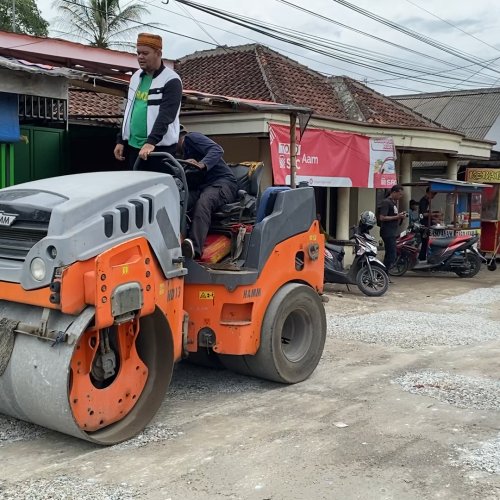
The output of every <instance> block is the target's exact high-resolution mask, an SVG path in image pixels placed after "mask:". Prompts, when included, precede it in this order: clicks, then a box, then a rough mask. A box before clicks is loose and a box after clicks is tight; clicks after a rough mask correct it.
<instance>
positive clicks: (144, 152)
mask: <svg viewBox="0 0 500 500" xmlns="http://www.w3.org/2000/svg"><path fill="white" fill-rule="evenodd" d="M154 149H155V147H154V146H153V145H152V144H148V143H146V144H144V146H142V148H141V150H140V151H139V158H140V159H141V160H147V159H148V156H149V153H152V152H153V151H154Z"/></svg>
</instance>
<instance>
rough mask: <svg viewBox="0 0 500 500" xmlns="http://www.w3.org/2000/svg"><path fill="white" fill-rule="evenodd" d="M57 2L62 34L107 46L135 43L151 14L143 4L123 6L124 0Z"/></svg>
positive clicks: (58, 25) (69, 0)
mask: <svg viewBox="0 0 500 500" xmlns="http://www.w3.org/2000/svg"><path fill="white" fill-rule="evenodd" d="M53 5H54V7H56V8H57V10H58V13H59V17H58V18H57V19H56V27H58V28H60V31H59V33H60V34H61V35H63V36H69V37H71V38H72V39H75V40H76V41H80V42H83V43H88V44H89V45H91V46H93V47H101V48H105V49H108V48H130V47H134V46H135V43H134V42H135V40H134V41H132V40H133V38H134V36H135V35H136V34H137V33H138V32H139V31H144V24H143V23H142V22H141V19H142V18H143V16H145V15H147V14H149V10H148V9H147V8H146V7H144V5H143V4H140V3H129V5H127V6H126V7H124V8H122V7H121V6H120V0H55V1H54V3H53ZM156 25H157V24H156V23H153V24H149V25H148V26H156Z"/></svg>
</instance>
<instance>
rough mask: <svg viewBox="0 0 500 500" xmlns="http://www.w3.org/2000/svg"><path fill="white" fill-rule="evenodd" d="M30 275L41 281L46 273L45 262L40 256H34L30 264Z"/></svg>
mask: <svg viewBox="0 0 500 500" xmlns="http://www.w3.org/2000/svg"><path fill="white" fill-rule="evenodd" d="M30 271H31V276H33V279H35V280H36V281H42V280H43V279H44V278H45V275H46V273H47V268H46V266H45V262H44V261H43V259H41V258H40V257H35V258H34V259H33V260H32V261H31V264H30Z"/></svg>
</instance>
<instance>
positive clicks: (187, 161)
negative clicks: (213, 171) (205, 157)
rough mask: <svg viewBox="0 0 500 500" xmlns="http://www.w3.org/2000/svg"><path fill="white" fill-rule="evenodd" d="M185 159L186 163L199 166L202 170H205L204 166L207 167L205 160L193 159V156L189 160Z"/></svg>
mask: <svg viewBox="0 0 500 500" xmlns="http://www.w3.org/2000/svg"><path fill="white" fill-rule="evenodd" d="M184 161H185V162H186V163H189V164H190V165H193V166H195V167H196V168H199V169H200V170H203V169H204V168H206V165H205V164H204V163H203V162H201V161H196V160H193V159H192V158H190V159H188V160H184Z"/></svg>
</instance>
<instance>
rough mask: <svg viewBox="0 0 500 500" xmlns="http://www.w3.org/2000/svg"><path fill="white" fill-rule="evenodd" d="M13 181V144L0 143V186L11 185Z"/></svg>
mask: <svg viewBox="0 0 500 500" xmlns="http://www.w3.org/2000/svg"><path fill="white" fill-rule="evenodd" d="M14 183H15V179H14V146H13V145H12V144H0V188H4V187H7V186H12V184H14Z"/></svg>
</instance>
